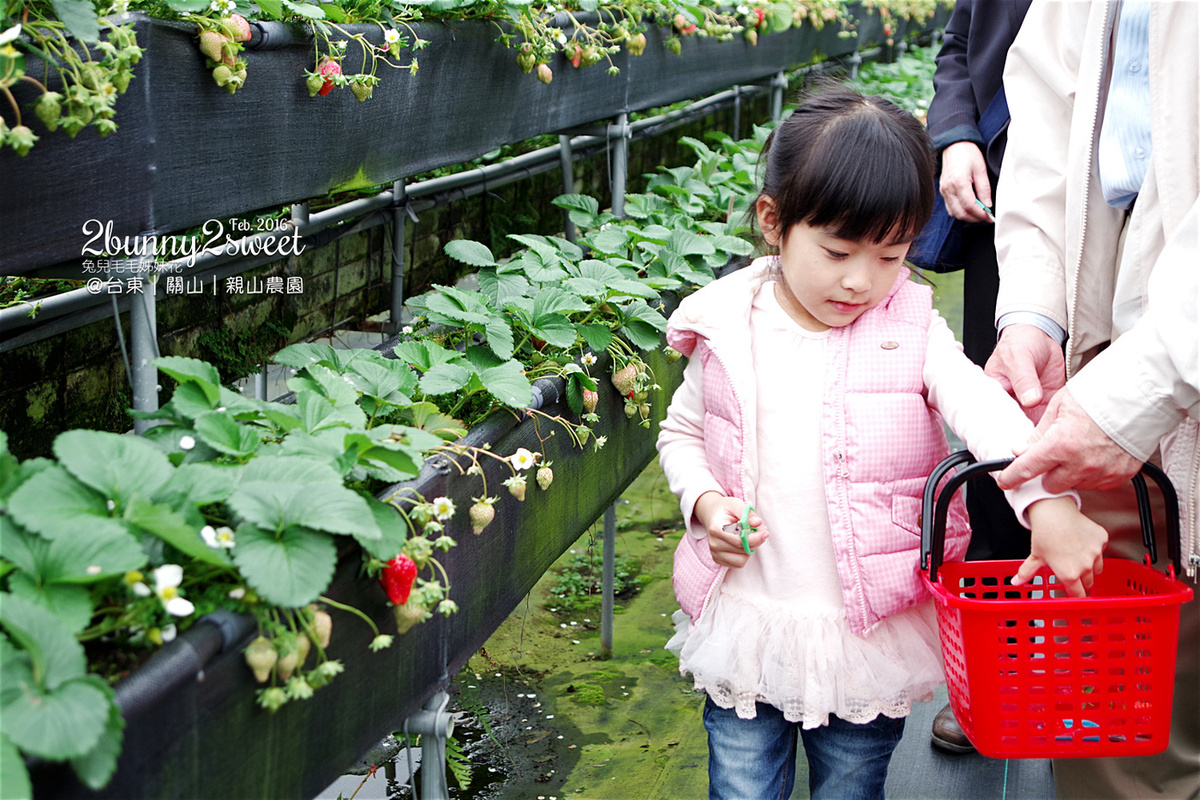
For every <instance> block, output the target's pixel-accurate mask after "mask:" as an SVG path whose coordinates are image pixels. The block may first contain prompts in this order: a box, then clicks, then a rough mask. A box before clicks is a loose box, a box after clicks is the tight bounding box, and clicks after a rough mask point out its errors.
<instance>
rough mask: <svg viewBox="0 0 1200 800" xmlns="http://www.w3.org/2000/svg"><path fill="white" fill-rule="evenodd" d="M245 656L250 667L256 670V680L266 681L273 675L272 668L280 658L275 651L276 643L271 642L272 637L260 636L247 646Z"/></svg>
mask: <svg viewBox="0 0 1200 800" xmlns="http://www.w3.org/2000/svg"><path fill="white" fill-rule="evenodd" d="M245 658H246V663H247V664H249V665H250V669H252V670H254V680H256V681H258V682H259V683H266V682H267V678H270V677H271V668H272V667H274V666H275V663H276V662H277V661H278V660H279V654H278V653H276V652H275V645H273V644H271V640H270V639H268V638H266V637H265V636H259V637H258V638H257V639H255V640H254V641H253V642H251V643H250V644H248V645H247V646H246V650H245Z"/></svg>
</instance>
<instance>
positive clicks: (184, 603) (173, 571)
mask: <svg viewBox="0 0 1200 800" xmlns="http://www.w3.org/2000/svg"><path fill="white" fill-rule="evenodd" d="M181 583H183V567H181V566H179V565H178V564H163V565H162V566H161V567H159V568H158V569H156V570H154V593H155V594H156V595H158V599H159V600H161V601H162V604H163V608H165V609H166V610H167V613H168V614H170V615H171V616H173V617H186V616H188V615H189V614H191V613H192V612H193V611H195V610H196V607H195V606H194V605H192V604H191V602H190V601H188V600H185V599H184V598H183V597H181V596H180V595H179V584H181ZM139 586H140V587H142V589H145V592H143V591H142V589H139V588H138V587H139ZM133 590H134V592H136V593H137V594H139V595H142V596H143V597H146V596H149V594H150V591H149V588H148V587H147V586H146V584H144V583H139V584H135V585H134V587H133Z"/></svg>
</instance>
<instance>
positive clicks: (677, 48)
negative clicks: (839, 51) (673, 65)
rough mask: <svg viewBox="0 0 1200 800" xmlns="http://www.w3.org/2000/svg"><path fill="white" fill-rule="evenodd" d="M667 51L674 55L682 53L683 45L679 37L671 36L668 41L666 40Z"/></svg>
mask: <svg viewBox="0 0 1200 800" xmlns="http://www.w3.org/2000/svg"><path fill="white" fill-rule="evenodd" d="M667 49H668V50H670V51H671V52H672V53H674V54H675V55H679V54H680V53H682V52H683V45H682V44H681V43H680V41H679V37H677V36H672V37H671V38H670V39H667Z"/></svg>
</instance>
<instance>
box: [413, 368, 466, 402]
mask: <svg viewBox="0 0 1200 800" xmlns="http://www.w3.org/2000/svg"><path fill="white" fill-rule="evenodd" d="M471 375H472V373H471V371H470V370H468V369H466V368H465V367H462V366H459V365H457V364H438V365H436V366H434V367H432V368H431V369H430V370H429V371H428V372H426V373H425V374H424V375H423V376H421V381H420V384H419V385H420V387H421V391H422V392H424V393H425V394H427V395H431V396H435V395H439V394H450V393H451V392H457V391H459V390H460V389H462V388H463V387H464V386H466V385H467V382H468V381H469V380H470V379H471Z"/></svg>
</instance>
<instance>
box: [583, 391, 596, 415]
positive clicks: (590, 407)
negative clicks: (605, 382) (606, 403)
mask: <svg viewBox="0 0 1200 800" xmlns="http://www.w3.org/2000/svg"><path fill="white" fill-rule="evenodd" d="M598 402H600V395H599V394H598V393H596V392H594V391H592V390H591V389H584V390H583V410H584V411H585V412H587V413H588V414H594V413H595V412H596V403H598Z"/></svg>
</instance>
